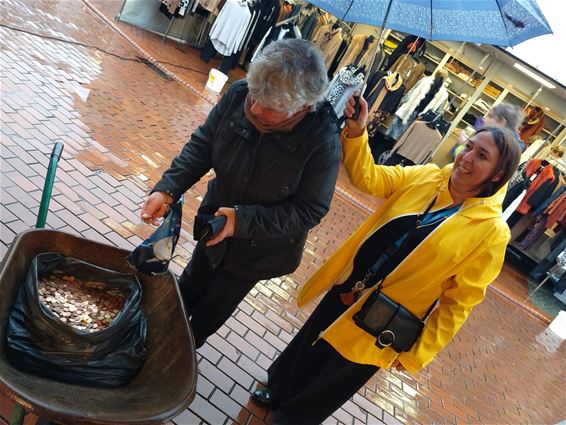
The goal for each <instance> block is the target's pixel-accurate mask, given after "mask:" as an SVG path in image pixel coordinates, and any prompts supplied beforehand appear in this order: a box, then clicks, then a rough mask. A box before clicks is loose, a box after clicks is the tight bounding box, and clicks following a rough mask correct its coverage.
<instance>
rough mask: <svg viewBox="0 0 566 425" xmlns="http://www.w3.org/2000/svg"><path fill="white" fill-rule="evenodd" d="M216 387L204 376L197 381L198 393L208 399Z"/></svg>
mask: <svg viewBox="0 0 566 425" xmlns="http://www.w3.org/2000/svg"><path fill="white" fill-rule="evenodd" d="M215 388H216V386H215V385H214V384H213V383H212V382H210V381H209V380H208V379H206V378H205V377H203V376H199V377H198V379H197V393H199V394H200V395H201V396H202V397H204V398H206V399H208V397H210V394H212V392H213V391H214V389H215Z"/></svg>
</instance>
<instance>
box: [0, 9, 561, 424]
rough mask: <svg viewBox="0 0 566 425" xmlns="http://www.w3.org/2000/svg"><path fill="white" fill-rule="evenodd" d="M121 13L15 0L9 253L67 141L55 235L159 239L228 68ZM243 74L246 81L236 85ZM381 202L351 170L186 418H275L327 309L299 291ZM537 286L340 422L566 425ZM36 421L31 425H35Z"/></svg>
mask: <svg viewBox="0 0 566 425" xmlns="http://www.w3.org/2000/svg"><path fill="white" fill-rule="evenodd" d="M121 4H122V0H91V1H90V3H87V2H86V1H78V0H76V1H72V0H33V1H32V0H28V1H23V0H22V1H17V0H4V1H2V2H1V3H0V11H1V16H0V46H1V53H0V54H1V84H2V86H1V89H0V95H1V107H2V116H1V142H2V143H1V149H2V150H1V190H0V197H1V210H0V222H1V223H0V241H1V243H0V257H3V256H4V255H5V252H6V250H7V248H8V246H9V245H10V243H11V241H12V240H13V238H14V237H15V236H16V235H17V234H18V233H20V232H22V231H23V230H25V229H28V228H30V227H33V225H34V223H35V219H36V214H37V211H38V205H39V200H40V197H41V188H42V186H43V181H44V175H45V173H46V169H47V163H48V158H49V154H50V152H51V149H52V147H53V143H54V142H56V141H61V142H63V143H64V144H65V150H64V154H63V158H62V160H61V161H60V165H59V169H58V171H57V178H56V181H55V187H54V191H53V197H52V201H51V206H50V212H49V215H48V217H47V227H48V228H53V229H58V230H63V231H67V232H71V233H75V234H79V235H82V236H84V237H86V238H89V239H93V240H98V241H102V242H105V243H108V244H113V245H117V246H120V247H123V248H127V249H131V248H133V247H135V246H136V245H137V244H138V243H139V242H141V241H142V239H144V238H145V237H147V236H148V235H149V234H150V233H151V232H152V229H151V228H150V227H149V226H147V225H144V224H142V223H141V222H140V220H139V218H138V215H139V209H140V205H141V204H142V202H143V201H144V198H145V196H146V194H147V193H148V191H149V189H150V188H151V187H152V185H153V184H154V183H155V182H156V181H157V179H158V178H159V177H160V175H161V173H162V172H163V171H164V170H165V169H166V168H167V167H168V165H169V163H170V161H171V159H172V158H173V156H174V155H176V154H177V152H178V151H179V150H180V148H181V146H182V145H183V144H184V143H185V141H186V140H187V139H188V138H189V136H190V134H191V132H192V131H193V130H194V129H195V127H196V126H197V125H199V123H201V122H202V121H203V120H204V119H205V117H206V114H207V113H208V111H209V110H210V109H211V107H212V105H211V103H210V102H209V101H208V100H207V99H206V98H205V97H203V96H201V95H200V94H199V93H200V92H201V90H202V88H203V87H204V82H205V81H206V74H207V73H208V69H209V68H210V67H211V66H214V65H217V63H218V62H217V61H216V62H215V61H212V62H211V64H204V63H203V62H202V61H201V60H200V59H199V57H198V52H197V51H195V50H194V49H192V48H190V47H188V46H186V45H179V44H177V43H174V42H171V41H168V40H167V41H165V42H161V37H159V36H157V35H155V34H152V33H150V32H147V31H145V30H142V29H138V28H134V27H131V26H129V25H127V24H124V23H121V22H117V21H115V20H114V19H113V17H114V16H115V15H116V13H117V12H118V11H119V9H120V6H121ZM91 5H92V7H91ZM102 16H106V17H107V18H108V20H104V19H102ZM113 25H114V26H115V27H116V28H119V29H120V30H121V31H122V33H119V32H117V31H116V30H115V28H114V27H113ZM124 36H127V37H129V40H128V39H126V38H125V37H124ZM65 40H66V42H65ZM132 42H135V43H136V45H137V46H139V47H140V48H141V49H143V51H145V52H146V54H147V55H148V56H147V58H148V59H149V60H150V61H151V60H152V59H151V58H154V59H157V60H159V61H160V65H159V66H161V67H164V68H165V71H167V70H168V71H170V72H171V73H174V74H175V75H176V77H175V78H176V79H173V78H172V77H171V76H169V77H168V76H167V74H166V73H164V72H163V70H160V71H159V72H158V71H157V70H156V67H151V66H148V65H146V64H144V63H141V62H139V61H138V60H137V58H138V57H141V56H143V54H144V53H143V52H142V51H141V50H140V49H138V47H136V45H134V44H132ZM87 46H96V47H97V48H98V49H95V48H93V47H87ZM165 62H168V63H170V64H177V65H181V66H183V67H184V68H181V67H179V66H172V65H168V64H165ZM186 68H190V69H186ZM242 75H244V72H243V71H242V70H238V71H237V72H235V73H234V74H231V75H230V77H231V79H232V80H233V79H235V78H239V77H241V76H242ZM181 80H182V81H184V82H186V83H189V84H190V85H191V86H192V87H194V89H190V88H189V87H187V85H185V84H184V83H183V82H182V81H181ZM205 95H206V94H205ZM206 96H208V95H206ZM205 189H206V179H204V181H201V182H200V183H198V184H197V185H196V186H195V187H194V188H192V189H190V190H189V191H188V193H187V196H186V205H185V207H184V219H183V227H184V230H183V232H182V235H181V239H180V242H179V245H178V248H177V251H176V257H175V259H174V264H173V265H172V270H173V271H174V272H175V273H179V272H180V271H181V270H182V267H183V266H184V265H185V264H186V263H187V261H188V259H189V258H190V256H191V252H192V250H193V247H194V241H193V239H192V236H191V234H190V233H189V231H190V229H191V226H192V218H191V217H192V214H193V213H194V211H195V209H196V207H197V205H198V204H199V202H200V200H201V199H202V195H203V194H204V192H205ZM377 204H378V201H376V200H374V199H371V198H370V197H368V196H365V195H363V194H360V193H358V192H357V191H356V190H355V189H353V188H352V187H351V186H350V184H349V183H348V181H347V178H346V176H345V174H344V173H343V172H342V173H341V175H340V179H339V183H338V186H337V189H336V194H335V197H334V200H333V203H332V208H331V210H330V213H329V214H328V215H327V216H326V217H325V218H324V220H323V221H322V223H321V224H320V225H319V226H318V227H316V228H315V229H314V230H313V231H312V232H311V234H310V236H309V239H308V242H307V246H306V251H305V254H304V257H303V261H302V264H301V266H300V268H299V270H298V271H297V272H296V273H294V274H292V275H290V276H286V277H282V278H281V279H272V280H269V281H264V282H261V283H260V284H258V285H257V286H256V288H255V289H254V290H252V291H251V292H250V294H249V295H248V296H247V297H246V299H245V301H244V302H242V303H241V305H240V306H239V307H238V309H237V311H236V312H235V314H234V315H233V317H232V318H230V319H229V320H228V322H227V323H226V325H225V326H223V327H222V328H221V329H220V331H219V332H218V333H217V334H216V335H214V336H213V337H211V338H210V340H209V341H208V343H207V344H206V345H205V346H204V347H203V348H202V349H200V350H199V351H198V353H197V357H198V368H199V378H198V385H197V395H196V398H195V400H194V402H193V403H192V404H191V406H190V407H189V408H188V409H187V410H185V411H184V412H183V413H182V414H181V415H179V416H178V417H176V418H174V419H172V422H173V423H175V424H178V425H181V424H183V425H185V424H186V425H189V424H201V423H202V424H228V423H237V424H245V425H248V424H249V425H252V424H263V423H266V424H267V423H269V421H270V416H269V412H268V411H267V410H266V409H264V408H261V407H259V406H257V405H256V404H254V403H253V402H252V401H251V400H250V399H249V393H250V391H251V390H253V389H254V388H255V386H256V385H257V383H258V382H262V381H263V380H264V379H265V375H266V372H265V371H266V369H267V367H268V366H269V365H270V364H271V362H272V361H273V360H274V359H275V357H276V356H277V354H278V352H280V351H281V350H282V349H283V348H284V347H285V345H286V344H287V343H288V342H289V341H290V339H291V338H292V336H293V334H295V333H296V332H297V329H298V328H299V327H300V326H301V324H302V323H303V322H304V320H305V318H306V317H307V316H308V314H309V312H310V311H312V308H313V306H312V305H311V306H309V307H308V308H306V309H304V310H298V309H297V307H296V305H295V302H294V296H295V294H296V290H297V287H298V286H299V285H300V283H301V282H303V281H304V280H305V278H306V277H307V276H309V275H310V274H311V273H312V272H313V271H314V270H315V269H316V268H317V267H319V266H320V264H321V263H322V262H323V261H324V260H325V259H326V258H327V257H328V256H329V254H330V253H331V252H332V251H333V250H334V249H335V248H336V247H337V246H338V245H339V244H340V243H341V242H342V241H343V240H344V239H345V238H346V236H347V235H348V234H350V233H351V232H352V231H353V230H354V229H355V228H356V227H357V226H358V225H359V224H360V223H361V222H362V220H363V219H364V217H366V216H367V215H368V211H370V210H371V209H372V208H374V207H375V206H376V205H377ZM525 288H526V283H525V277H524V276H523V275H522V274H520V273H518V272H517V270H515V269H514V268H512V267H509V266H507V267H506V268H505V269H504V272H503V273H502V275H501V276H500V277H499V278H498V280H497V282H495V283H494V285H493V289H491V290H489V291H488V294H487V297H486V300H485V301H484V302H483V303H482V304H481V305H480V306H478V307H477V308H476V309H475V310H474V312H473V313H472V315H471V317H470V319H469V320H468V322H467V323H466V324H465V326H464V327H463V328H462V330H461V331H460V332H459V333H458V335H457V336H456V338H455V340H454V342H453V343H452V344H450V345H449V346H448V347H447V348H446V349H445V350H443V351H442V352H441V353H440V354H439V355H438V357H437V359H436V360H434V361H433V362H432V363H431V364H430V366H429V367H427V368H426V369H425V370H423V371H422V372H420V373H419V374H418V375H416V376H410V375H408V374H406V373H400V372H396V371H389V370H381V371H379V372H378V373H377V374H376V375H375V376H374V377H373V378H372V379H371V380H370V381H369V382H368V384H367V385H366V386H365V387H364V388H362V389H361V390H360V391H359V392H358V393H357V394H356V395H355V396H354V397H353V399H352V400H350V401H348V402H347V403H346V404H345V405H344V406H343V407H342V408H341V409H339V410H338V411H337V412H336V413H335V414H334V415H333V416H332V417H331V418H329V419H328V420H327V421H326V422H325V423H328V424H363V423H367V424H380V423H387V424H393V423H410V424H416V423H422V424H431V423H435V424H440V423H442V424H445V423H446V424H476V423H484V424H504V423H506V424H518V423H533V424H555V423H558V422H559V421H561V420H563V419H564V418H565V417H566V394H565V392H564V383H565V382H566V368H565V365H566V363H565V360H564V359H565V358H566V345H565V344H562V346H560V347H558V348H557V347H556V346H553V345H549V344H545V341H547V339H545V334H544V331H545V328H546V326H547V323H548V319H549V317H548V316H547V315H545V314H544V313H541V312H538V311H537V310H536V307H534V306H529V305H527V306H526V307H525V303H524V302H523V301H524V299H525V298H526V297H525V295H526V292H525V291H526V289H525ZM527 304H528V303H527ZM529 309H530V310H531V311H529ZM10 407H11V403H10V402H9V401H8V400H7V399H6V398H3V397H0V423H8V418H9V412H10ZM127 408H128V406H124V409H125V410H126V409H127ZM34 421H35V417H33V416H29V417H28V419H27V420H26V423H29V424H31V423H34Z"/></svg>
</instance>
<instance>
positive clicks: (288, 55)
mask: <svg viewBox="0 0 566 425" xmlns="http://www.w3.org/2000/svg"><path fill="white" fill-rule="evenodd" d="M247 81H248V87H249V90H250V93H251V94H252V95H253V96H254V97H255V98H256V99H257V100H258V101H259V102H260V103H261V104H263V105H265V106H267V107H270V108H272V109H275V110H277V111H281V112H288V113H289V115H292V114H294V113H295V112H297V111H298V110H299V109H301V108H302V107H303V106H305V105H315V104H316V103H318V102H320V101H321V100H322V99H323V96H324V93H325V92H326V89H327V87H328V77H327V75H326V68H325V66H324V58H323V57H322V52H321V51H320V49H319V48H318V47H317V46H316V45H315V44H314V43H313V42H311V41H307V40H300V39H287V40H279V41H275V42H273V43H271V44H269V45H268V46H267V47H266V48H265V49H263V51H262V52H261V53H260V54H259V56H258V57H257V58H256V59H255V60H254V61H253V62H252V63H251V65H250V67H249V70H248V76H247Z"/></svg>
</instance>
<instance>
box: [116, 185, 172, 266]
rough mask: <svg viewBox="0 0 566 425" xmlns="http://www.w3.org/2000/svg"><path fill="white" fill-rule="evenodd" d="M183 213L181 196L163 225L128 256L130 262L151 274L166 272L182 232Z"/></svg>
mask: <svg viewBox="0 0 566 425" xmlns="http://www.w3.org/2000/svg"><path fill="white" fill-rule="evenodd" d="M182 214H183V197H182V196H181V199H179V200H178V201H177V202H176V203H174V204H173V205H171V206H170V207H169V211H168V212H167V215H166V216H165V219H164V220H163V223H161V226H159V227H158V228H157V230H156V231H155V232H153V233H152V234H151V236H150V237H149V238H147V239H146V240H145V241H143V242H142V243H141V244H139V246H137V247H136V249H134V251H133V252H132V253H131V254H130V255H129V256H128V258H126V261H127V262H128V264H129V265H130V266H132V267H133V268H134V269H136V270H137V271H139V272H142V273H146V274H150V275H160V274H163V273H166V272H167V269H168V268H169V262H170V261H171V258H173V253H174V251H175V246H176V245H177V241H178V240H179V235H180V233H181V218H182Z"/></svg>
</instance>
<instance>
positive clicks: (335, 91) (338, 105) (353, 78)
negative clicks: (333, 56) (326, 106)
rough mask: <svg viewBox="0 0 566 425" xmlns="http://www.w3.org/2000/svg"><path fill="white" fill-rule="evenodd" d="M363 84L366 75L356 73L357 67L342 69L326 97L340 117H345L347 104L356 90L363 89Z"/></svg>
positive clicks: (331, 83) (333, 80) (331, 84)
mask: <svg viewBox="0 0 566 425" xmlns="http://www.w3.org/2000/svg"><path fill="white" fill-rule="evenodd" d="M363 83H364V74H363V72H356V68H355V67H346V68H342V69H341V70H340V71H338V73H337V74H336V76H335V77H334V78H333V79H332V81H331V82H330V85H329V86H328V90H327V92H326V95H325V97H326V99H327V100H328V101H329V102H330V104H331V105H332V107H333V108H334V111H335V112H336V115H337V116H338V117H342V116H343V115H344V108H345V107H346V102H347V101H348V99H349V98H350V96H351V95H352V94H353V93H354V92H355V91H356V90H360V89H361V88H362V85H363Z"/></svg>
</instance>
